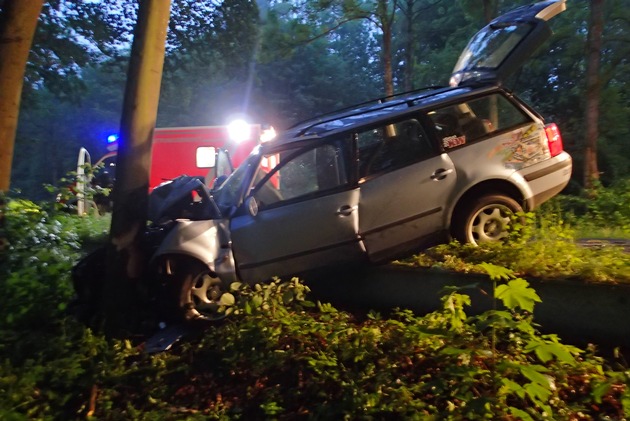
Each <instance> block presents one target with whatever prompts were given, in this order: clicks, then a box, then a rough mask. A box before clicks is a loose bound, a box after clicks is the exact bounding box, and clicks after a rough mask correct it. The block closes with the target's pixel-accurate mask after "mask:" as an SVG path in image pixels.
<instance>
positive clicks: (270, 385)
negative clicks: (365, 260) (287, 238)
mask: <svg viewBox="0 0 630 421" xmlns="http://www.w3.org/2000/svg"><path fill="white" fill-rule="evenodd" d="M8 216H9V217H8V221H7V222H8V227H9V229H8V232H9V233H10V236H9V237H10V238H9V240H10V245H11V250H10V251H11V253H10V254H9V255H7V256H6V257H7V258H6V259H5V260H4V261H3V263H2V265H1V267H0V270H1V271H2V279H1V280H0V284H1V285H0V287H1V288H2V291H3V296H2V297H1V298H0V301H1V302H0V320H2V328H1V330H2V332H0V418H1V419H16V420H18V419H78V418H86V417H87V418H90V417H93V418H96V419H139V420H143V419H146V420H152V419H199V420H202V419H204V420H205V419H226V420H227V419H268V418H283V419H295V418H305V419H306V418H322V419H344V418H349V419H374V418H376V419H384V418H394V419H427V418H428V419H482V418H486V419H524V420H527V419H542V418H549V419H553V418H555V419H588V418H598V419H605V418H606V417H609V418H610V419H620V418H623V417H626V418H627V417H628V416H630V388H629V387H628V386H629V385H630V378H629V373H628V372H627V371H613V370H609V369H607V367H606V366H605V365H604V361H603V360H602V359H601V358H599V357H596V356H594V354H593V353H592V352H591V350H587V351H584V350H581V349H578V348H576V347H573V346H569V345H565V344H563V343H561V341H560V340H559V339H558V338H557V337H556V336H554V335H542V334H540V333H539V332H537V331H536V328H535V324H534V323H533V320H532V316H531V313H532V309H533V307H534V305H535V304H536V303H537V302H538V301H539V298H538V296H537V295H536V293H535V291H534V290H533V289H531V288H530V287H529V285H528V284H527V281H525V280H524V279H521V278H518V277H516V276H515V275H514V274H513V272H512V271H510V270H509V269H503V268H500V267H497V266H494V265H489V264H486V263H479V264H477V267H478V268H479V269H480V270H483V271H484V272H485V273H488V274H489V275H490V276H491V277H492V279H494V280H495V283H496V285H495V289H494V296H495V297H496V299H497V300H498V301H499V302H501V303H502V304H503V305H504V306H505V310H492V311H488V312H486V313H483V314H481V315H478V316H472V317H471V316H468V315H467V314H466V307H467V306H468V305H469V304H470V298H469V297H468V296H466V295H464V294H462V291H458V290H455V289H452V288H451V289H447V290H446V291H445V293H444V296H443V299H442V302H443V308H442V309H441V310H440V311H436V312H433V313H430V314H427V315H424V316H419V315H415V314H413V313H411V312H410V311H406V310H397V311H395V312H393V314H392V315H391V316H390V315H388V316H387V317H382V316H380V315H379V314H376V313H370V314H368V315H367V316H366V317H364V318H361V319H357V318H355V317H354V316H352V315H351V314H349V313H347V312H343V311H339V310H337V309H335V308H334V307H332V306H331V305H329V304H325V303H312V302H310V301H308V293H309V290H308V288H307V287H306V286H305V285H304V284H302V283H300V282H299V281H298V280H296V279H294V280H291V281H287V282H281V281H276V282H272V283H270V284H267V285H256V286H252V287H249V286H244V285H234V288H235V291H234V294H233V295H234V296H235V297H236V301H235V303H234V304H233V305H231V306H230V307H229V308H228V309H227V312H226V313H228V317H226V319H224V321H223V322H222V323H221V324H218V325H212V326H207V327H206V329H205V331H198V332H196V333H197V334H196V335H192V336H191V337H189V341H188V342H186V343H183V344H181V345H180V346H178V347H176V348H175V349H174V350H172V351H171V352H169V353H161V354H154V355H149V354H147V353H145V352H143V350H142V345H143V340H144V338H137V339H135V340H133V341H132V340H123V341H120V340H109V339H106V338H105V337H103V336H102V335H101V334H98V333H94V332H92V331H91V330H89V329H86V328H85V327H83V326H81V325H79V324H78V323H76V322H75V321H74V320H73V319H71V318H69V317H67V315H66V314H65V312H64V311H63V307H64V305H65V304H66V303H67V301H68V299H69V297H70V295H71V293H72V291H71V288H70V284H69V279H68V276H69V271H70V267H71V265H72V262H73V261H74V260H75V259H76V258H77V257H79V256H80V254H81V250H80V248H79V246H80V244H79V243H80V242H81V241H82V240H81V236H80V235H78V234H77V233H76V231H77V229H78V227H79V226H81V227H83V224H86V223H87V224H92V228H90V229H91V230H94V231H95V232H98V233H99V235H100V234H101V233H102V232H103V230H104V225H101V224H103V222H102V221H100V220H94V221H89V222H86V220H84V219H80V218H78V217H69V216H63V217H61V216H50V215H48V214H46V213H45V212H43V211H42V210H41V209H40V208H38V207H37V206H34V205H33V204H31V203H29V202H16V203H13V204H11V208H10V210H9V213H8ZM99 226H100V227H101V228H97V227H99ZM69 227H70V228H69ZM81 230H83V231H82V232H86V231H85V230H84V228H81ZM32 256H35V257H36V258H37V259H38V260H37V263H35V262H34V261H32V260H30V259H31V258H32ZM230 304H232V303H230ZM25 332H28V335H26V334H24V333H25Z"/></svg>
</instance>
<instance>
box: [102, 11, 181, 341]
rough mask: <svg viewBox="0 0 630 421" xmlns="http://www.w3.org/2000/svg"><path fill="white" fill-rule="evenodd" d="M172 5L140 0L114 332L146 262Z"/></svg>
mask: <svg viewBox="0 0 630 421" xmlns="http://www.w3.org/2000/svg"><path fill="white" fill-rule="evenodd" d="M170 7H171V3H170V0H155V1H142V2H140V8H139V10H138V21H137V23H136V28H135V31H134V39H133V45H132V48H131V59H130V62H129V71H128V74H127V85H126V89H125V98H124V102H123V113H122V120H121V123H120V140H119V149H118V160H117V172H116V182H115V186H114V192H115V193H114V194H115V196H114V211H113V214H112V225H111V231H110V253H109V254H110V261H111V262H112V264H110V265H109V267H110V272H111V273H110V274H109V277H108V282H107V283H106V285H105V294H104V299H105V302H104V304H105V308H104V309H105V316H106V331H107V332H108V333H110V334H115V335H117V334H120V333H122V331H123V330H124V329H125V328H126V327H127V326H128V323H129V322H130V321H131V320H130V317H132V316H133V310H134V302H133V299H132V297H133V294H131V293H130V291H133V290H134V286H135V285H134V283H135V282H138V281H139V279H140V277H141V274H142V271H143V270H144V267H145V264H146V261H145V256H144V255H143V252H142V247H141V245H140V243H141V239H142V235H143V233H144V228H145V226H146V221H147V202H148V200H147V198H148V190H149V168H150V164H151V141H152V137H153V129H154V128H155V122H156V119H157V109H158V102H159V97H160V85H161V82H162V69H163V65H164V51H165V45H166V33H167V29H168V21H169V17H170ZM132 320H133V319H132Z"/></svg>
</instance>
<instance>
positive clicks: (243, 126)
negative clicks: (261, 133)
mask: <svg viewBox="0 0 630 421" xmlns="http://www.w3.org/2000/svg"><path fill="white" fill-rule="evenodd" d="M228 134H229V136H230V139H232V140H233V141H235V142H237V143H240V142H243V141H245V140H247V139H249V138H250V137H251V129H250V127H249V124H247V122H246V121H245V120H234V121H232V122H231V123H230V124H228Z"/></svg>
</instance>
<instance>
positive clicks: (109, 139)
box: [107, 134, 118, 143]
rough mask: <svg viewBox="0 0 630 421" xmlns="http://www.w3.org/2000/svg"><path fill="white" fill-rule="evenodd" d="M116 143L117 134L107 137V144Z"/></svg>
mask: <svg viewBox="0 0 630 421" xmlns="http://www.w3.org/2000/svg"><path fill="white" fill-rule="evenodd" d="M116 142H118V135H117V134H110V135H109V136H107V143H116Z"/></svg>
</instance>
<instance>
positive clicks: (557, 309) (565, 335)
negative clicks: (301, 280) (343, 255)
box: [308, 265, 630, 349]
mask: <svg viewBox="0 0 630 421" xmlns="http://www.w3.org/2000/svg"><path fill="white" fill-rule="evenodd" d="M528 282H530V284H531V285H532V287H533V288H534V289H535V290H536V293H537V294H538V295H539V296H540V298H541V299H542V302H541V303H537V304H536V306H535V308H534V321H535V323H537V324H539V325H540V329H541V331H543V332H545V333H556V334H558V335H559V336H560V337H561V338H562V339H563V340H565V341H567V342H570V343H573V344H575V345H578V346H583V345H586V344H588V343H595V344H597V345H599V346H602V347H607V348H611V347H623V348H625V349H630V322H628V321H629V320H630V285H627V284H604V283H598V284H597V283H586V282H579V281H574V280H566V281H558V280H554V281H541V280H536V279H528ZM308 285H309V287H311V289H312V291H313V293H314V295H315V296H316V298H317V299H320V300H322V301H330V302H331V303H332V304H334V305H339V306H349V307H350V308H360V309H374V310H377V311H387V310H391V309H393V308H396V307H399V308H405V309H410V310H413V311H415V312H417V313H419V314H424V313H428V312H431V311H435V310H438V309H440V308H441V303H440V297H441V295H442V294H441V293H440V291H441V290H442V289H443V288H444V287H446V286H454V287H459V288H463V290H462V293H464V294H467V295H469V296H470V298H471V301H472V306H471V307H470V308H467V309H466V311H467V313H468V314H479V313H481V312H484V311H486V310H490V309H491V308H492V306H493V305H494V303H493V301H494V300H493V299H492V281H491V280H490V279H489V277H487V276H484V275H479V274H463V273H456V272H450V271H443V270H435V269H420V268H409V267H401V266H395V265H385V266H378V267H375V268H372V269H371V270H370V271H369V272H367V274H366V275H365V276H364V277H361V278H360V279H359V278H358V277H357V279H332V278H329V279H318V280H314V281H311V282H309V283H308Z"/></svg>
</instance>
